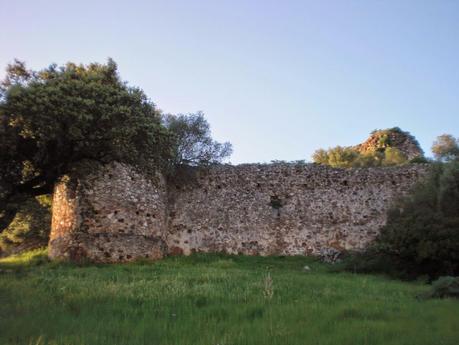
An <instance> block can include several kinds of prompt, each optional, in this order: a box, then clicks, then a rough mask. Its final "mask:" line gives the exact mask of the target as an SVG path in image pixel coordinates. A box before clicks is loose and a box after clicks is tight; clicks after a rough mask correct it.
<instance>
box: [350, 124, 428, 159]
mask: <svg viewBox="0 0 459 345" xmlns="http://www.w3.org/2000/svg"><path fill="white" fill-rule="evenodd" d="M387 147H393V148H397V149H398V150H400V151H401V152H402V153H403V154H405V155H406V156H407V158H408V159H413V158H415V157H423V156H424V153H423V151H422V149H421V146H420V145H419V143H418V141H417V140H416V138H415V137H414V136H412V135H411V134H410V133H409V132H404V131H402V130H401V129H400V128H398V127H394V128H389V129H382V130H375V131H373V132H372V133H371V135H370V137H369V138H368V139H367V140H365V141H364V142H363V143H361V144H359V145H356V146H354V147H353V149H355V150H356V151H358V152H360V153H362V154H367V153H372V152H375V151H384V150H385V149H386V148H387Z"/></svg>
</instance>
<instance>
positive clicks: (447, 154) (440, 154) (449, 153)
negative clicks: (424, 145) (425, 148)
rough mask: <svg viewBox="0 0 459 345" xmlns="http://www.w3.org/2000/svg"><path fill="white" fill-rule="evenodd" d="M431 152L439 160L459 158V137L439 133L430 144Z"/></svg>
mask: <svg viewBox="0 0 459 345" xmlns="http://www.w3.org/2000/svg"><path fill="white" fill-rule="evenodd" d="M432 153H433V154H434V157H435V158H436V159H437V160H439V161H444V162H447V161H454V160H459V138H457V139H456V138H454V136H452V135H451V134H443V135H440V136H439V137H437V140H435V141H434V143H433V145H432Z"/></svg>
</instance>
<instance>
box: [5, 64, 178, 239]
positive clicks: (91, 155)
mask: <svg viewBox="0 0 459 345" xmlns="http://www.w3.org/2000/svg"><path fill="white" fill-rule="evenodd" d="M0 91H1V92H0V210H2V211H4V210H8V212H2V217H0V231H1V230H3V229H4V228H5V227H6V226H8V224H9V223H10V222H11V220H12V219H13V217H14V216H15V211H17V209H16V210H14V208H12V207H11V205H12V204H14V201H12V199H20V198H22V200H26V199H28V198H29V197H30V196H35V195H41V194H46V193H50V192H51V190H52V186H53V184H54V182H55V180H56V179H57V178H58V177H59V176H60V175H62V174H63V173H65V172H67V170H68V169H69V168H70V167H71V166H72V164H74V163H75V162H78V161H81V160H83V159H92V160H96V161H100V162H108V161H112V160H118V161H121V162H127V163H131V164H134V165H136V166H140V167H143V168H149V169H158V168H161V167H163V166H164V165H167V164H168V163H169V160H170V157H171V153H172V152H171V146H172V144H171V143H172V136H171V135H170V134H169V132H168V130H167V129H166V128H165V127H164V126H163V125H162V124H161V116H160V113H159V112H158V111H157V110H156V109H155V107H154V105H153V103H151V102H150V101H149V100H148V98H147V96H146V95H145V94H144V93H143V91H142V90H140V89H138V88H135V87H130V86H128V85H127V84H126V83H125V82H123V81H122V80H121V79H120V77H119V75H118V72H117V66H116V64H115V62H113V61H112V60H109V61H108V62H107V64H105V65H102V64H96V63H94V64H90V65H87V66H83V65H76V64H73V63H67V64H66V65H65V66H62V67H57V66H56V65H51V66H50V67H48V68H46V69H43V70H41V71H31V70H28V69H27V68H26V67H25V65H24V63H22V62H19V61H16V62H15V63H14V64H13V65H9V66H8V68H7V75H6V77H5V80H4V81H3V82H2V84H1V89H0Z"/></svg>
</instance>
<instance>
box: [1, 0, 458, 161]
mask: <svg viewBox="0 0 459 345" xmlns="http://www.w3.org/2000/svg"><path fill="white" fill-rule="evenodd" d="M0 9H1V10H0V22H1V23H2V30H1V33H0V47H1V48H0V68H1V70H2V71H1V72H0V76H2V75H3V74H4V72H3V71H4V68H5V66H6V64H7V63H9V62H11V61H12V60H13V59H14V58H19V59H21V60H25V61H26V62H27V63H28V64H29V66H30V67H32V68H41V67H45V66H47V65H49V64H50V63H52V62H56V63H58V64H62V63H65V62H66V61H74V62H82V63H88V62H93V61H98V62H104V61H106V59H107V57H112V58H113V59H114V60H115V61H116V62H117V63H118V65H119V70H120V73H121V76H122V78H123V79H125V80H127V81H129V82H130V84H132V85H137V86H140V87H141V88H142V89H144V90H145V92H146V93H147V94H148V95H149V97H150V98H151V99H152V100H153V101H154V102H155V103H156V104H157V105H158V107H159V108H161V109H162V110H164V111H165V112H171V113H188V112H195V111H198V110H202V111H204V113H205V114H206V117H207V119H208V120H209V122H210V123H211V126H212V131H213V134H214V137H215V138H216V139H218V140H220V141H226V140H228V141H230V142H232V143H233V146H234V154H233V156H232V158H231V162H233V163H242V162H269V161H270V160H274V159H280V160H297V159H306V160H310V157H311V154H312V152H313V151H314V150H315V149H317V148H320V147H324V148H326V147H330V146H335V145H352V144H357V143H359V142H361V141H363V140H364V139H365V138H366V137H367V136H368V134H369V132H370V131H371V130H373V129H375V128H387V127H393V126H399V127H401V128H402V129H404V130H407V131H410V132H411V133H412V134H414V135H415V136H416V137H417V138H418V140H419V141H420V143H421V145H422V147H423V149H424V150H425V151H426V153H428V154H429V155H430V146H431V144H432V141H433V140H434V139H435V137H436V136H438V135H440V134H443V133H451V134H454V135H456V136H457V135H459V1H457V0H438V1H434V0H428V1H427V0H426V1H423V0H417V1H408V0H394V1H370V0H361V1H352V0H347V1H346V0H336V1H331V0H316V1H287V0H286V1H250V0H245V1H235V0H232V1H217V0H214V1H210V0H209V1H191V0H189V1H174V0H167V1H146V0H145V1H137V0H131V1H115V0H111V1H102V0H98V1H96V0H92V1H86V0H79V1H40V0H34V1H32V0H30V1H22V0H14V1H11V0H8V1H7V0H0Z"/></svg>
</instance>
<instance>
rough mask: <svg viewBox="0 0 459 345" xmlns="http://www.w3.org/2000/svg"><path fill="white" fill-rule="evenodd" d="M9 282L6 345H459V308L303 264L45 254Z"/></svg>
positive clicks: (4, 294)
mask: <svg viewBox="0 0 459 345" xmlns="http://www.w3.org/2000/svg"><path fill="white" fill-rule="evenodd" d="M304 265H308V266H310V267H311V271H310V272H304V271H303V267H304ZM0 270H1V273H0V344H33V345H38V344H40V345H43V344H56V345H57V344H59V345H64V344H65V345H71V344H78V345H79V344H87V345H93V344H95V345H97V344H129V345H130V344H133V345H136V344H214V345H215V344H220V345H222V344H340V345H341V344H350V345H351V344H352V345H355V344H413V345H422V344H429V345H431V344H454V345H455V344H457V343H459V327H458V326H459V302H458V301H456V300H451V299H446V300H418V299H416V296H417V295H418V294H420V293H422V292H425V291H426V289H428V287H427V286H425V285H422V284H420V283H404V282H400V281H395V280H389V279H387V278H384V277H379V276H371V275H353V274H350V273H332V272H330V270H329V267H327V266H326V265H323V264H320V263H318V262H315V261H314V260H312V259H310V258H304V257H286V258H282V257H246V256H223V255H193V256H191V257H170V258H167V259H165V260H162V261H158V262H155V263H145V262H140V263H133V264H122V265H85V266H75V265H70V264H56V263H49V262H47V260H46V251H44V250H41V251H34V252H30V253H26V254H24V255H21V256H17V257H12V258H8V259H3V260H0Z"/></svg>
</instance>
